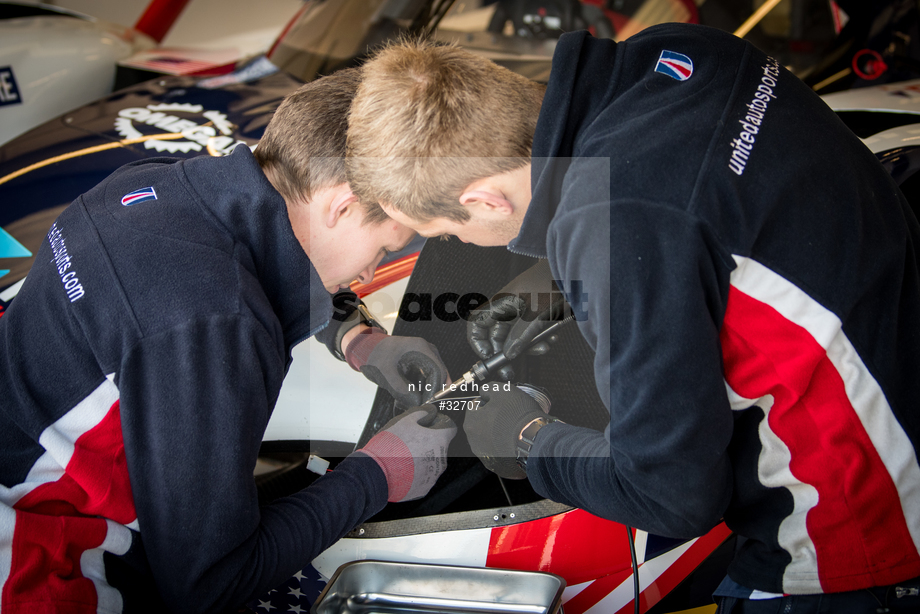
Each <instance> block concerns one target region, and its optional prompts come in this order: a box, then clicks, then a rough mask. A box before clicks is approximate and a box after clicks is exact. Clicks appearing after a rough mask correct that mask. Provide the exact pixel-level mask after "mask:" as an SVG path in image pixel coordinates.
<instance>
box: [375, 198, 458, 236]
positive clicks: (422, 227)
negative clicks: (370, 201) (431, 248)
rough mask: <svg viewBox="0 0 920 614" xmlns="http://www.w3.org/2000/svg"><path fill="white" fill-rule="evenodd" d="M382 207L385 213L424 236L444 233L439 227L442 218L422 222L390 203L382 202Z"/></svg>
mask: <svg viewBox="0 0 920 614" xmlns="http://www.w3.org/2000/svg"><path fill="white" fill-rule="evenodd" d="M380 208H381V209H383V211H384V213H386V214H387V215H388V216H390V217H391V218H392V219H393V220H395V221H397V222H399V223H400V224H402V225H403V226H406V227H408V228H411V229H412V230H414V231H415V232H417V233H418V234H420V235H422V236H423V237H428V236H435V235H439V234H443V232H440V231H438V228H439V227H440V226H441V224H440V222H441V220H440V219H434V220H429V221H427V222H422V221H419V220H416V219H415V218H411V217H409V216H408V215H406V214H405V213H403V212H401V211H398V210H397V209H395V208H393V207H392V206H390V205H388V204H385V203H380Z"/></svg>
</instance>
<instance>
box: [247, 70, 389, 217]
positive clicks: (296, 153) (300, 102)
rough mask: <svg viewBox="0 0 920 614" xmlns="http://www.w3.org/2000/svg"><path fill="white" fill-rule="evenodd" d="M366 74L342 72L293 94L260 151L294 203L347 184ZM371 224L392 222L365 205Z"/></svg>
mask: <svg viewBox="0 0 920 614" xmlns="http://www.w3.org/2000/svg"><path fill="white" fill-rule="evenodd" d="M360 80H361V71H360V69H358V68H349V69H346V70H341V71H338V72H336V73H333V74H332V75H329V76H327V77H322V78H320V79H317V80H316V81H311V82H310V83H307V84H306V85H303V86H301V87H300V88H298V89H297V90H296V91H294V92H293V93H291V94H289V95H288V96H287V97H286V98H285V99H284V101H282V103H281V105H280V106H279V107H278V109H277V110H276V111H275V113H274V115H273V116H272V119H271V121H270V122H269V124H268V126H267V127H266V128H265V134H264V135H263V136H262V140H260V141H259V145H258V146H257V147H256V149H255V157H256V161H257V162H258V163H259V166H260V167H261V168H262V170H263V171H264V172H265V174H266V175H267V176H268V177H269V178H270V180H271V182H272V185H274V186H275V189H277V190H278V192H280V193H281V195H282V196H283V197H284V198H285V200H287V201H288V203H297V202H301V201H309V200H310V199H311V198H312V197H313V194H314V193H315V192H316V191H317V190H321V189H323V188H329V187H333V186H336V185H339V184H341V183H345V182H346V181H347V180H348V179H347V175H346V173H345V136H346V133H347V130H348V111H349V109H350V107H351V101H352V100H353V99H354V97H355V92H356V91H357V89H358V83H359V82H360ZM361 204H362V208H363V209H364V219H363V223H365V224H368V223H370V224H379V223H381V222H383V221H385V220H387V219H388V218H387V216H386V213H384V211H383V210H382V209H381V208H380V206H379V205H377V204H376V201H373V200H371V201H363V200H362V201H361Z"/></svg>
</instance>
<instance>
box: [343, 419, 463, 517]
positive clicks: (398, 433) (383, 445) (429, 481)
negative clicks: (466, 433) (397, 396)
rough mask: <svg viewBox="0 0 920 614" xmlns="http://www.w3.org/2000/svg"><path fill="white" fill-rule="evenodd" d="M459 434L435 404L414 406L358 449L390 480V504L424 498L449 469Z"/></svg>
mask: <svg viewBox="0 0 920 614" xmlns="http://www.w3.org/2000/svg"><path fill="white" fill-rule="evenodd" d="M456 434H457V426H456V425H455V424H454V422H453V420H451V419H450V418H448V417H447V416H445V415H444V414H441V413H439V412H438V410H437V408H436V407H435V406H434V405H424V406H422V407H413V408H412V409H410V410H408V411H406V412H404V413H402V414H400V415H398V416H396V417H395V418H393V419H392V420H390V421H389V422H387V423H386V424H385V425H384V426H383V428H382V429H381V430H380V431H379V432H378V433H377V434H376V435H374V436H373V437H372V438H371V440H370V441H368V442H367V444H366V445H365V446H364V447H363V448H361V449H360V450H358V451H359V452H363V453H364V454H367V455H368V456H370V457H371V458H373V459H374V460H375V461H377V464H378V465H380V468H381V469H382V470H383V473H384V474H385V475H386V477H387V488H388V489H389V496H388V497H387V501H391V502H396V501H411V500H412V499H418V498H420V497H424V496H425V495H426V494H428V491H429V490H431V487H432V486H434V483H435V482H437V481H438V478H439V477H441V474H442V473H444V469H445V468H446V467H447V446H448V444H450V441H451V439H453V438H454V435H456Z"/></svg>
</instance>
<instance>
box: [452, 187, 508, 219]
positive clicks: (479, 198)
mask: <svg viewBox="0 0 920 614" xmlns="http://www.w3.org/2000/svg"><path fill="white" fill-rule="evenodd" d="M477 203H478V204H479V206H483V207H485V208H486V210H487V211H489V212H492V213H501V214H505V215H508V214H511V213H514V205H513V204H511V201H509V200H508V199H507V198H505V195H504V194H502V193H501V191H499V190H496V189H494V188H489V187H484V188H483V187H481V188H478V189H470V188H467V190H466V191H465V192H464V193H463V194H461V195H460V204H461V205H463V206H465V207H473V206H476V205H477Z"/></svg>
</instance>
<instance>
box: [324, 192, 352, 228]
mask: <svg viewBox="0 0 920 614" xmlns="http://www.w3.org/2000/svg"><path fill="white" fill-rule="evenodd" d="M329 191H330V194H329V196H330V199H329V211H327V213H326V227H327V228H332V227H333V226H335V225H336V224H337V223H338V222H339V220H341V219H342V217H343V216H344V215H345V214H346V212H347V211H348V207H350V206H351V205H357V204H358V197H357V196H355V194H354V192H352V191H351V188H350V187H349V186H348V184H347V183H340V184H339V185H337V186H334V187H332V188H329Z"/></svg>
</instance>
